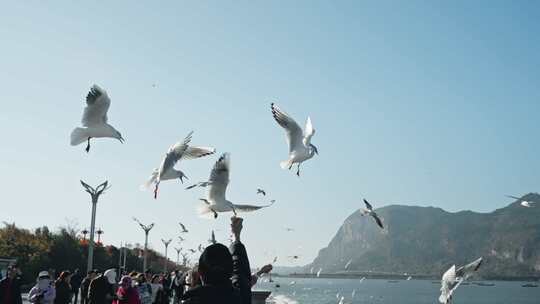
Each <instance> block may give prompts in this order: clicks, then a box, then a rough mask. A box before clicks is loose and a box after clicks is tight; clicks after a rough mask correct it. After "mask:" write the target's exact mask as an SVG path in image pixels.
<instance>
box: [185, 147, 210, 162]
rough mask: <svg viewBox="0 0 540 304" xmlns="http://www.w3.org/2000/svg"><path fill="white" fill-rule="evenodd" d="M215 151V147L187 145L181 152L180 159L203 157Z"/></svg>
mask: <svg viewBox="0 0 540 304" xmlns="http://www.w3.org/2000/svg"><path fill="white" fill-rule="evenodd" d="M214 153H216V149H214V148H211V147H191V146H190V147H187V149H186V150H185V151H184V152H183V153H182V159H194V158H199V157H205V156H208V155H212V154H214Z"/></svg>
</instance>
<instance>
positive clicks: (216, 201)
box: [70, 85, 534, 304]
mask: <svg viewBox="0 0 540 304" xmlns="http://www.w3.org/2000/svg"><path fill="white" fill-rule="evenodd" d="M153 87H154V88H155V87H156V86H155V85H153ZM110 105H111V99H110V97H109V95H108V94H107V92H106V91H105V90H104V89H102V88H101V87H99V86H98V85H93V86H92V87H91V88H90V91H89V92H88V94H87V96H86V106H85V108H84V111H83V115H82V120H81V125H82V126H81V127H76V128H75V129H74V130H73V131H72V132H71V135H70V144H71V145H72V146H76V145H80V144H82V143H85V142H86V148H85V151H86V152H87V153H89V152H90V147H91V140H92V139H96V138H112V139H117V140H118V141H120V142H121V143H124V141H125V140H124V138H123V137H122V134H121V133H120V132H119V131H118V130H117V129H116V128H115V127H113V126H112V125H110V124H109V122H108V115H107V113H108V110H109V108H110ZM270 108H271V113H272V116H273V118H274V120H275V121H276V122H277V124H278V125H279V126H281V127H282V128H283V129H284V130H285V135H286V140H287V144H288V157H287V159H286V160H284V161H282V162H280V167H281V168H283V169H287V170H291V169H292V168H293V167H294V166H296V175H297V176H300V166H301V164H302V163H304V162H305V161H307V160H310V159H311V158H313V157H314V156H315V155H318V154H319V152H318V148H317V147H316V146H315V145H314V144H312V143H311V140H312V138H313V136H314V135H315V129H314V127H313V124H312V122H311V118H310V117H309V116H308V117H307V120H306V124H305V127H304V129H302V128H301V127H300V125H299V124H298V123H297V122H296V121H295V120H294V119H293V118H292V117H291V116H290V115H289V114H287V113H286V112H285V111H283V110H282V109H280V108H279V107H278V106H277V105H276V104H274V103H272V104H271V105H270ZM192 137H193V131H192V132H190V133H189V134H188V135H187V136H186V137H185V138H184V139H183V140H182V141H179V142H177V143H175V144H174V145H172V146H171V147H169V149H168V150H167V152H166V153H165V155H164V156H163V158H162V160H161V163H160V164H159V166H158V167H156V168H155V169H154V170H153V171H152V173H151V175H150V177H149V178H148V179H147V181H146V182H145V183H144V184H143V186H141V188H142V189H151V188H152V187H153V188H154V190H153V192H154V199H157V197H158V190H159V186H160V183H161V182H162V181H167V180H177V179H178V180H180V182H181V183H182V184H183V183H184V179H185V180H187V179H188V177H187V176H186V174H185V173H184V172H183V171H181V170H179V169H178V168H176V166H177V165H178V163H179V162H180V161H181V160H189V159H196V158H203V157H206V156H210V155H213V154H215V153H216V149H215V148H213V147H207V146H192V145H191V140H192ZM230 159H231V157H230V154H229V153H223V154H222V155H221V156H220V157H219V159H218V160H217V161H216V162H215V164H214V166H213V167H212V169H211V172H210V177H209V178H208V180H207V181H202V182H198V183H196V184H193V185H191V186H188V187H186V190H189V189H193V188H197V187H201V188H207V193H206V197H205V198H200V200H201V201H202V202H203V203H204V204H202V205H201V206H200V207H199V208H198V213H199V215H200V216H203V217H206V216H210V217H213V218H217V217H218V214H219V213H222V212H232V213H233V214H234V215H237V212H249V211H256V210H260V209H262V208H267V207H270V206H272V205H273V204H274V202H275V200H271V201H270V203H269V204H252V203H240V204H237V203H234V202H232V201H230V200H228V199H227V196H226V192H227V187H228V185H229V182H230V168H231V160H230ZM256 194H260V195H262V196H263V197H266V194H267V193H266V191H265V190H264V189H262V188H257V192H256ZM507 197H509V198H513V199H516V200H518V201H519V202H520V204H521V206H523V207H527V208H530V207H533V206H534V202H529V201H526V200H523V199H521V198H519V197H516V196H511V195H508V196H507ZM363 201H364V204H365V208H364V209H362V210H361V214H362V215H365V216H371V217H372V218H373V219H374V220H375V223H376V224H377V225H378V226H379V227H380V228H381V229H384V225H383V221H382V220H381V218H380V217H379V215H378V214H377V213H376V212H375V211H374V210H373V207H372V205H371V204H370V203H369V202H368V201H367V200H366V199H364V200H363ZM180 227H181V229H182V230H181V233H187V232H188V230H187V229H186V227H185V226H184V225H183V224H182V223H180ZM286 230H287V231H293V229H292V228H286ZM179 239H180V241H184V238H182V237H181V236H179ZM209 242H210V243H215V242H216V240H215V235H214V232H213V231H212V236H211V239H210V240H209ZM198 249H199V251H201V250H202V249H203V247H202V245H199V248H198ZM189 251H191V252H192V253H195V252H196V251H195V250H194V249H189ZM290 258H292V259H298V258H299V256H297V255H294V256H290ZM276 260H277V257H276V259H274V263H275V262H276ZM351 263H352V260H350V261H349V262H347V264H346V265H345V268H348V267H349V265H350V264H351ZM481 264H482V258H479V259H477V260H476V261H474V262H472V263H470V264H467V265H465V266H462V267H459V268H457V269H456V266H455V265H453V266H452V267H451V268H450V269H448V271H446V272H445V273H444V275H443V277H442V280H441V285H442V287H441V295H440V297H439V301H440V302H441V303H443V304H448V303H450V301H451V299H452V294H453V293H454V292H455V290H456V289H457V287H459V285H460V284H461V283H462V282H463V281H465V280H467V278H469V277H470V276H471V275H472V274H473V273H474V272H476V271H477V270H478V268H479V267H480V265H481ZM311 272H312V273H313V268H312V270H311ZM321 272H322V268H321V269H319V271H317V274H316V275H317V277H319V276H320V274H321ZM408 279H409V278H408ZM291 284H295V282H294V281H293V282H292V283H291ZM353 297H354V293H353ZM340 303H343V297H341V299H340Z"/></svg>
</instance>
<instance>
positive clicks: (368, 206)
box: [364, 198, 373, 211]
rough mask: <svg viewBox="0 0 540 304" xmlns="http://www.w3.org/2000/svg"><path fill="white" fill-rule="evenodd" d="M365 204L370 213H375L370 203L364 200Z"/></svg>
mask: <svg viewBox="0 0 540 304" xmlns="http://www.w3.org/2000/svg"><path fill="white" fill-rule="evenodd" d="M364 204H366V208H367V209H368V210H369V211H373V207H372V206H371V204H370V203H368V201H367V200H366V199H365V198H364Z"/></svg>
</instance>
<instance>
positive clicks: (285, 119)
mask: <svg viewBox="0 0 540 304" xmlns="http://www.w3.org/2000/svg"><path fill="white" fill-rule="evenodd" d="M271 108H272V115H273V116H274V119H275V120H276V121H277V123H278V124H279V125H280V126H281V127H282V128H284V129H285V132H286V133H287V142H288V144H289V158H288V159H287V160H285V161H282V162H281V163H280V166H281V168H283V169H289V170H290V169H291V168H292V166H293V165H294V164H297V165H298V168H297V170H296V175H298V176H300V165H301V164H302V163H303V162H304V161H306V160H308V159H310V158H312V157H313V156H314V155H315V154H317V155H318V154H319V150H318V149H317V147H316V146H315V145H313V144H312V143H311V137H313V135H314V134H315V129H313V125H312V124H311V118H309V116H308V118H307V121H306V127H305V128H304V131H302V128H301V127H300V126H299V125H298V123H297V122H296V121H294V119H292V117H290V116H289V114H287V113H285V112H283V111H281V109H280V108H279V107H278V106H277V105H275V104H274V103H272V104H271Z"/></svg>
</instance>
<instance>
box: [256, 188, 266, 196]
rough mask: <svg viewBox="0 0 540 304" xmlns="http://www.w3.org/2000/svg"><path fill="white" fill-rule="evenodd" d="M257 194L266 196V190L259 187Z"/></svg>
mask: <svg viewBox="0 0 540 304" xmlns="http://www.w3.org/2000/svg"><path fill="white" fill-rule="evenodd" d="M257 194H262V195H263V196H266V191H264V190H263V189H261V188H257Z"/></svg>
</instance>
